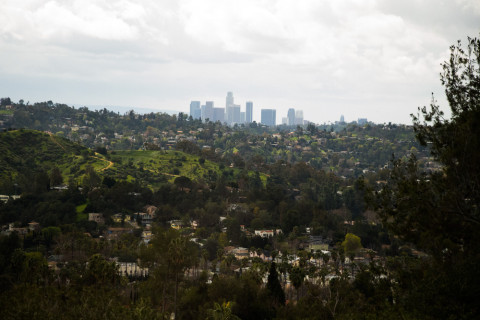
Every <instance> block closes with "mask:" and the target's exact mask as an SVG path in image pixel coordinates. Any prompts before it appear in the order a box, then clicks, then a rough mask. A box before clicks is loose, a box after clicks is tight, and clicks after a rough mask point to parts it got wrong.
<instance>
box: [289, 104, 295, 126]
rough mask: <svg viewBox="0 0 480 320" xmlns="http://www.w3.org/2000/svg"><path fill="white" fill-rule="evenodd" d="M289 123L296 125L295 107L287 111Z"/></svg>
mask: <svg viewBox="0 0 480 320" xmlns="http://www.w3.org/2000/svg"><path fill="white" fill-rule="evenodd" d="M287 125H288V126H294V125H295V109H293V108H290V109H288V112H287Z"/></svg>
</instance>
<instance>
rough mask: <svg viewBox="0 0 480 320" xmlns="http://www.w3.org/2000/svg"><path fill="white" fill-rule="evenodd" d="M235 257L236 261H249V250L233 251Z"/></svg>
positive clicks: (237, 249)
mask: <svg viewBox="0 0 480 320" xmlns="http://www.w3.org/2000/svg"><path fill="white" fill-rule="evenodd" d="M232 253H233V255H234V256H235V258H236V259H238V260H242V259H248V258H249V257H250V256H249V254H248V249H247V248H242V247H238V248H235V249H233V250H232Z"/></svg>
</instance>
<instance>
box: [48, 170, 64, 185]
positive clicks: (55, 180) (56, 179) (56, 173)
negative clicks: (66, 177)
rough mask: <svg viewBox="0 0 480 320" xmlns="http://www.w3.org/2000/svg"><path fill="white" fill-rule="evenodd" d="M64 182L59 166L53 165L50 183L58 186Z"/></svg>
mask: <svg viewBox="0 0 480 320" xmlns="http://www.w3.org/2000/svg"><path fill="white" fill-rule="evenodd" d="M62 183H63V176H62V173H61V172H60V169H58V167H53V169H52V171H50V185H51V186H58V185H60V184H62Z"/></svg>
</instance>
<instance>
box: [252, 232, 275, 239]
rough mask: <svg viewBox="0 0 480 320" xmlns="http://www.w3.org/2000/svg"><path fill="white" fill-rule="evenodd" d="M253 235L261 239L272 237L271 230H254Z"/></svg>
mask: <svg viewBox="0 0 480 320" xmlns="http://www.w3.org/2000/svg"><path fill="white" fill-rule="evenodd" d="M255 235H256V236H260V237H262V238H270V237H273V236H274V231H273V230H255Z"/></svg>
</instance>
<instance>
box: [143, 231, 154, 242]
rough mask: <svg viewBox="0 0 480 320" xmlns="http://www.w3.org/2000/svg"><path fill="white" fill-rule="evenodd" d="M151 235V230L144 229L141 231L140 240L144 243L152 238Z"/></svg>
mask: <svg viewBox="0 0 480 320" xmlns="http://www.w3.org/2000/svg"><path fill="white" fill-rule="evenodd" d="M152 237H153V234H152V231H151V230H144V231H143V232H142V240H143V242H144V243H145V244H148V243H149V242H150V240H151V239H152Z"/></svg>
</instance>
